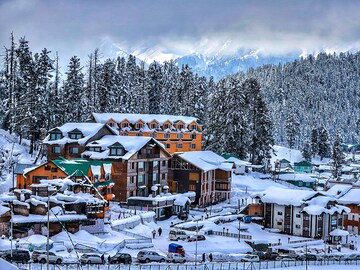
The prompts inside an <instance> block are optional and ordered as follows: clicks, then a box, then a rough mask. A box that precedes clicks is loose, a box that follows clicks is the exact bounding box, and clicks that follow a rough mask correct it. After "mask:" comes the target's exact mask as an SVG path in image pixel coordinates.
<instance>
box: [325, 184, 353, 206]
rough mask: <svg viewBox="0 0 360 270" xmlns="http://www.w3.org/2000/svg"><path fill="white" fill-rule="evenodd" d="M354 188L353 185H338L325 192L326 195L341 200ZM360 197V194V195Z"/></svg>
mask: <svg viewBox="0 0 360 270" xmlns="http://www.w3.org/2000/svg"><path fill="white" fill-rule="evenodd" d="M351 188H352V185H344V184H343V185H340V184H336V185H333V186H332V187H331V188H330V189H329V190H328V191H326V192H325V194H327V195H330V196H334V197H336V198H340V197H341V196H343V195H344V194H346V193H347V192H348V191H349V190H350V189H351ZM359 195H360V193H359ZM359 202H360V199H359Z"/></svg>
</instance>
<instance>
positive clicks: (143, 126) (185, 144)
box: [91, 113, 203, 154]
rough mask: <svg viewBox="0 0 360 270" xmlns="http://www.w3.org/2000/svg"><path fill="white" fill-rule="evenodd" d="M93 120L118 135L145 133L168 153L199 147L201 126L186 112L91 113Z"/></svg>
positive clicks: (197, 148)
mask: <svg viewBox="0 0 360 270" xmlns="http://www.w3.org/2000/svg"><path fill="white" fill-rule="evenodd" d="M91 118H92V120H93V121H94V122H96V123H101V124H107V125H108V126H110V127H112V128H117V129H118V130H119V133H120V135H122V136H148V137H152V138H154V139H156V140H157V141H159V142H161V143H162V144H163V145H164V146H165V148H166V150H167V151H168V152H170V153H171V154H173V153H175V152H188V151H201V150H202V130H203V126H202V124H201V122H200V120H199V119H197V118H195V117H188V116H175V115H158V114H123V113H93V114H92V115H91Z"/></svg>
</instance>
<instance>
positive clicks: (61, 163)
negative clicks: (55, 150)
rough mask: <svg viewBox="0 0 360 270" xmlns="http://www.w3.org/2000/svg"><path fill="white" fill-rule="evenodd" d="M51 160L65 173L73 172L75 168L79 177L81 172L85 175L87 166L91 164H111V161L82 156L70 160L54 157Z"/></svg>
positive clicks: (89, 166)
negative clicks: (88, 158) (87, 158)
mask: <svg viewBox="0 0 360 270" xmlns="http://www.w3.org/2000/svg"><path fill="white" fill-rule="evenodd" d="M52 162H53V163H54V164H55V165H56V166H57V167H58V168H60V169H61V170H62V171H64V172H65V173H66V174H67V175H71V174H73V173H74V172H75V171H76V170H77V173H76V175H75V176H77V177H81V176H82V172H83V173H84V174H85V175H87V173H88V171H89V168H91V166H102V165H103V164H111V162H104V161H94V160H86V159H84V158H75V159H72V160H68V159H55V160H52Z"/></svg>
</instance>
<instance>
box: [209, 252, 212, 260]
mask: <svg viewBox="0 0 360 270" xmlns="http://www.w3.org/2000/svg"><path fill="white" fill-rule="evenodd" d="M212 260H213V257H212V253H210V254H209V261H210V262H212Z"/></svg>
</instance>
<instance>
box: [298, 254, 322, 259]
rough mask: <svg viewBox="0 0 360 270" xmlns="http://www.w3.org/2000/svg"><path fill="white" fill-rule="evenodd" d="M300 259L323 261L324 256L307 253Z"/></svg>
mask: <svg viewBox="0 0 360 270" xmlns="http://www.w3.org/2000/svg"><path fill="white" fill-rule="evenodd" d="M299 259H300V260H302V261H322V260H324V257H322V256H321V255H319V254H311V253H307V254H303V255H301V256H300V257H299Z"/></svg>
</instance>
